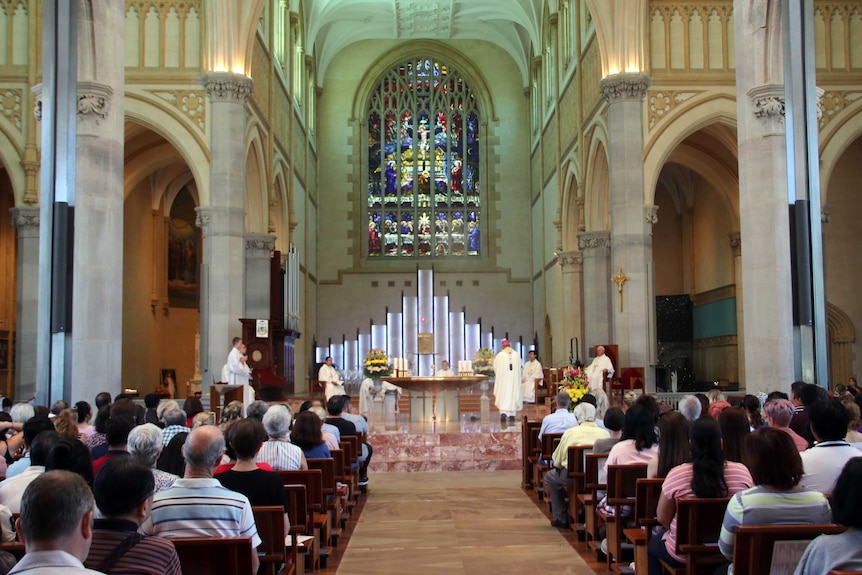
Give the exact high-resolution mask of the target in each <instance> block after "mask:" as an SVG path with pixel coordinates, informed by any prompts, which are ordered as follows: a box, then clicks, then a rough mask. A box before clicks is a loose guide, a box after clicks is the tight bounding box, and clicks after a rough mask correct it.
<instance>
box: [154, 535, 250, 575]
mask: <svg viewBox="0 0 862 575" xmlns="http://www.w3.org/2000/svg"><path fill="white" fill-rule="evenodd" d="M171 542H172V543H173V544H174V547H176V549H177V555H178V556H179V558H180V567H181V568H182V570H183V574H184V575H248V574H249V573H251V572H252V569H251V566H252V562H251V553H252V547H251V537H195V538H191V539H185V538H183V539H171Z"/></svg>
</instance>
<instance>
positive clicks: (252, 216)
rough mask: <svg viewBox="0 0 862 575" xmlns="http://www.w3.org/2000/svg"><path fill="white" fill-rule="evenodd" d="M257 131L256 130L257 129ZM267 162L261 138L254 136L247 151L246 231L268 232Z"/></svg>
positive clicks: (255, 232)
mask: <svg viewBox="0 0 862 575" xmlns="http://www.w3.org/2000/svg"><path fill="white" fill-rule="evenodd" d="M255 133H256V131H255ZM267 181H268V180H267V177H266V162H265V160H264V156H263V151H262V150H261V142H260V140H259V138H257V137H254V136H253V137H252V139H251V142H250V144H249V146H248V149H247V153H246V170H245V231H246V232H248V233H254V234H265V233H267V228H268V222H269V217H268V216H269V186H268V185H267Z"/></svg>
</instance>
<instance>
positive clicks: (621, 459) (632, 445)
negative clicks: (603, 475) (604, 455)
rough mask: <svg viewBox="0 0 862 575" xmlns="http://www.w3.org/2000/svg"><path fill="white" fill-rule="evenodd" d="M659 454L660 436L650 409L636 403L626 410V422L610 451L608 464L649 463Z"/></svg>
mask: <svg viewBox="0 0 862 575" xmlns="http://www.w3.org/2000/svg"><path fill="white" fill-rule="evenodd" d="M656 455H658V436H657V435H656V432H655V422H654V421H653V417H652V413H651V412H650V410H649V409H648V408H647V407H645V406H643V405H641V404H640V403H636V404H634V405H633V406H631V408H630V409H629V410H628V411H627V412H626V424H625V426H624V427H623V436H622V439H621V440H620V442H619V443H617V444H616V445H614V447H613V448H612V449H611V451H610V453H608V465H632V464H635V463H649V460H650V459H652V458H653V457H655V456H656Z"/></svg>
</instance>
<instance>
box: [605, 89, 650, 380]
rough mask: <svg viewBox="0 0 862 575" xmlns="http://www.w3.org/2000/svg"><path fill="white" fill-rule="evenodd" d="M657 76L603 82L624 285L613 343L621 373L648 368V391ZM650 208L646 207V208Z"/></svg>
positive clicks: (615, 255) (617, 259) (615, 246)
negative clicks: (649, 186) (650, 117)
mask: <svg viewBox="0 0 862 575" xmlns="http://www.w3.org/2000/svg"><path fill="white" fill-rule="evenodd" d="M650 84H651V80H650V78H649V77H648V76H645V75H642V74H614V75H612V76H608V77H606V78H605V79H603V80H602V81H601V84H600V90H601V93H602V97H603V98H604V99H605V101H607V103H608V165H609V168H610V204H611V246H612V249H611V255H612V260H613V261H612V266H611V272H612V273H611V275H616V274H617V273H618V271H619V270H620V269H622V272H623V274H624V275H625V276H627V277H628V280H627V281H626V282H625V283H624V284H623V287H622V293H623V309H622V311H620V301H619V295H618V293H617V286H616V284H611V283H610V277H611V276H608V277H607V278H605V281H606V282H607V283H608V284H609V285H612V286H613V288H614V295H613V298H612V299H613V304H612V306H611V308H612V310H613V314H612V316H611V317H612V319H613V326H614V330H613V335H614V340H613V342H612V343H616V344H617V345H619V355H620V357H619V363H620V365H618V366H614V367H615V368H616V369H617V371H619V370H620V369H621V368H623V367H627V366H628V367H642V368H644V371H645V375H646V378H645V379H646V385H647V389H648V390H653V389H655V371H654V370H653V369H652V368H651V365H652V364H653V352H652V350H653V341H654V331H655V328H654V323H655V320H654V311H653V310H654V308H655V305H654V302H652V301H651V297H652V224H654V223H655V221H656V217H655V209H654V207H653V206H649V207H645V206H644V173H643V149H644V137H643V133H644V126H643V99H644V96H645V95H646V90H647V88H649V86H650ZM645 210H646V211H645Z"/></svg>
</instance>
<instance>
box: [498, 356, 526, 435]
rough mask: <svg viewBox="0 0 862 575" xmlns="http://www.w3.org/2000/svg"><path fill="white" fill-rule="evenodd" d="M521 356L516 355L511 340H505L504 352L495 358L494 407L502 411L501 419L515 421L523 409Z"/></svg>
mask: <svg viewBox="0 0 862 575" xmlns="http://www.w3.org/2000/svg"><path fill="white" fill-rule="evenodd" d="M522 404H523V398H522V397H521V356H519V355H518V354H517V353H515V350H514V349H512V346H511V345H509V340H508V339H504V340H503V351H501V352H500V353H498V354H497V357H495V358H494V405H495V406H496V407H497V409H498V410H500V419H501V420H503V419H505V418H506V416H508V417H509V420H510V421H514V420H515V413H516V412H517V411H518V410H519V409H521V406H522Z"/></svg>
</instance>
